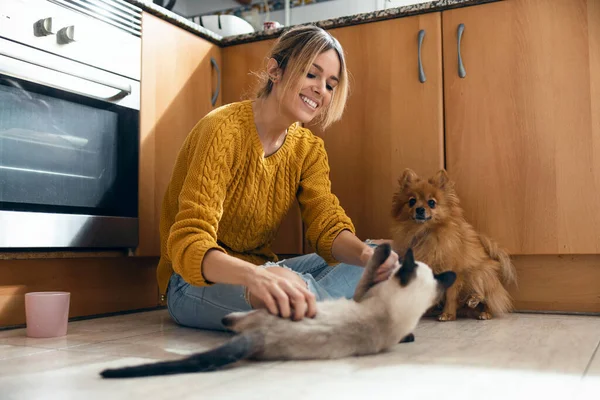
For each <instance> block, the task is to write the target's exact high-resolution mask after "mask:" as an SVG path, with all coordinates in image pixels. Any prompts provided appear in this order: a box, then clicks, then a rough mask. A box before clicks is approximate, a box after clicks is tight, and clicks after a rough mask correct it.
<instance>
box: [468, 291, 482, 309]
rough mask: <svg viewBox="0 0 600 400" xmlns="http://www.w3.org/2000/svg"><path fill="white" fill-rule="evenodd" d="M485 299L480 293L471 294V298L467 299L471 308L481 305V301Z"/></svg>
mask: <svg viewBox="0 0 600 400" xmlns="http://www.w3.org/2000/svg"><path fill="white" fill-rule="evenodd" d="M482 301H483V299H482V298H481V296H479V295H476V294H474V295H471V296H470V297H469V299H468V300H467V306H468V307H469V308H475V307H477V306H478V305H479V303H481V302H482Z"/></svg>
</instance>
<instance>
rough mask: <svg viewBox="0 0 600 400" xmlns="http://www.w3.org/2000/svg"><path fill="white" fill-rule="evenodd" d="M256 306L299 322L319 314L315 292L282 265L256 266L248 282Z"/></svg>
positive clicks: (252, 300)
mask: <svg viewBox="0 0 600 400" xmlns="http://www.w3.org/2000/svg"><path fill="white" fill-rule="evenodd" d="M245 286H246V287H247V288H248V292H249V294H250V296H249V299H250V305H251V306H252V308H266V309H267V310H269V312H270V313H271V314H273V315H279V316H280V317H283V318H290V317H292V319H293V320H294V321H299V320H301V319H302V318H304V317H305V316H306V317H309V318H313V317H314V316H315V315H316V313H317V302H316V297H315V295H314V294H313V293H312V292H311V291H309V290H308V288H307V287H306V283H305V282H304V280H303V279H302V278H300V276H298V274H296V273H295V272H293V271H290V270H289V269H286V268H282V267H270V268H256V269H255V270H254V273H253V274H251V275H250V277H249V279H248V281H247V283H246V285H245Z"/></svg>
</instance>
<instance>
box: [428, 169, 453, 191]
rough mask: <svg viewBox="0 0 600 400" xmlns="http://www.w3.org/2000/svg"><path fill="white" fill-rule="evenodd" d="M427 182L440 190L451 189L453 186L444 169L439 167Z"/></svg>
mask: <svg viewBox="0 0 600 400" xmlns="http://www.w3.org/2000/svg"><path fill="white" fill-rule="evenodd" d="M429 183H431V184H432V185H435V186H437V187H439V188H440V189H442V190H446V189H451V188H452V187H453V186H454V184H453V183H452V181H451V180H450V177H449V176H448V173H447V172H446V170H445V169H440V170H439V171H438V172H437V173H436V174H435V176H434V177H433V178H431V179H430V180H429Z"/></svg>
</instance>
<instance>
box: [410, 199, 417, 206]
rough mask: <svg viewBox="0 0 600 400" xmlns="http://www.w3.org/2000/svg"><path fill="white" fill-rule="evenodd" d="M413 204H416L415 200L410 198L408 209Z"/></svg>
mask: <svg viewBox="0 0 600 400" xmlns="http://www.w3.org/2000/svg"><path fill="white" fill-rule="evenodd" d="M415 204H417V199H415V198H412V199H410V200H409V201H408V206H409V207H413V206H414V205H415Z"/></svg>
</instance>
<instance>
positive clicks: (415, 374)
mask: <svg viewBox="0 0 600 400" xmlns="http://www.w3.org/2000/svg"><path fill="white" fill-rule="evenodd" d="M228 336H229V335H228V334H223V333H217V332H206V331H197V330H193V329H186V328H182V327H178V326H176V325H175V324H174V323H173V322H171V320H170V319H169V316H168V314H167V312H166V311H163V310H161V311H152V312H146V313H139V314H130V315H123V316H117V317H110V318H101V319H94V320H87V321H77V322H71V323H70V324H69V334H68V335H67V336H66V337H63V338H57V339H30V338H27V337H25V331H24V330H23V329H20V330H11V331H3V332H0V360H1V361H0V398H1V399H3V400H8V399H27V400H34V399H85V400H92V399H102V400H108V399H111V400H112V399H138V398H139V399H146V398H147V399H177V400H183V399H238V398H239V399H244V400H251V399H261V400H263V399H284V400H292V399H328V400H330V399H331V400H333V399H348V398H357V399H365V400H375V399H380V398H381V399H383V398H390V399H430V398H431V399H444V400H448V399H461V400H465V399H471V398H472V399H478V400H483V399H485V400H487V399H520V398H523V399H528V400H530V399H533V398H534V397H542V398H544V397H546V398H547V397H548V396H550V397H551V398H560V399H600V351H598V346H599V344H600V317H592V316H559V315H534V314H512V315H509V316H507V317H504V318H502V319H496V320H491V321H474V320H459V321H456V322H446V323H440V322H437V321H434V320H422V321H421V323H420V325H419V327H418V329H417V331H416V332H415V336H416V341H415V342H414V343H408V344H399V345H397V346H396V347H395V348H394V349H393V350H392V351H390V352H387V353H384V354H380V355H377V356H369V357H362V358H351V359H343V360H334V361H326V362H325V361H304V362H285V363H284V362H270V363H265V362H263V363H247V362H246V363H240V364H239V365H237V366H235V367H233V368H230V369H228V370H225V371H219V372H211V373H204V374H184V375H174V376H166V377H152V378H138V379H129V380H102V379H101V378H100V376H99V375H98V373H99V372H100V371H101V370H103V369H105V368H107V367H117V366H124V365H133V364H138V363H143V362H148V361H152V360H159V359H170V358H178V357H180V356H181V355H185V354H190V353H192V352H196V351H200V350H203V349H206V348H209V347H212V346H214V345H216V344H218V343H221V342H222V341H224V340H226V338H227V337H228ZM390 396H391V397H390Z"/></svg>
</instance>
